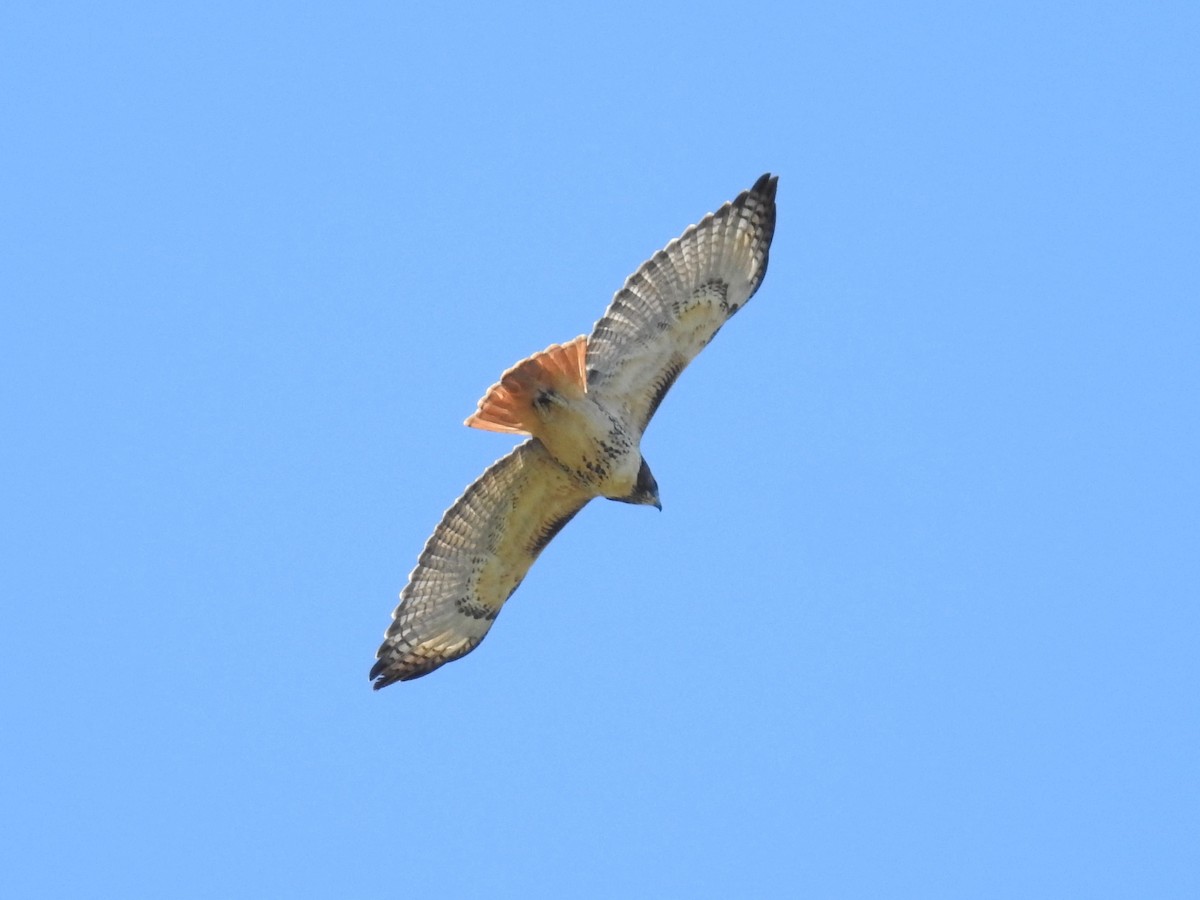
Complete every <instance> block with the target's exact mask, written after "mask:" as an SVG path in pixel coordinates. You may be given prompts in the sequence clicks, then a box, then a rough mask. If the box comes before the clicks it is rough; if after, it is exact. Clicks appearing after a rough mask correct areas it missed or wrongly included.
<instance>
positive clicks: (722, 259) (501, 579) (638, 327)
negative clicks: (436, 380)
mask: <svg viewBox="0 0 1200 900" xmlns="http://www.w3.org/2000/svg"><path fill="white" fill-rule="evenodd" d="M777 180H778V179H777V178H775V177H772V176H771V175H770V174H767V175H763V176H762V177H761V178H760V179H758V181H756V182H755V183H754V186H753V187H752V188H750V190H748V191H744V192H743V193H741V194H739V195H738V196H737V198H736V199H734V200H732V201H730V202H729V203H726V204H725V205H724V206H722V207H721V208H720V209H719V210H717V211H716V212H715V213H710V214H709V215H707V216H705V217H704V218H703V219H701V220H700V222H699V223H697V224H696V225H693V226H691V227H690V228H688V229H687V230H686V231H684V233H683V234H682V235H680V236H679V237H678V238H676V239H675V240H673V241H671V243H669V244H667V246H666V247H664V248H663V249H662V250H660V251H659V252H658V253H655V254H654V256H652V257H651V258H650V259H649V260H647V261H646V262H645V263H643V264H642V266H641V267H640V268H639V269H638V270H637V271H636V272H634V273H633V274H632V275H630V276H629V279H628V280H627V281H626V282H625V286H624V287H623V288H621V290H619V291H617V293H616V296H614V297H613V301H612V303H610V304H609V307H608V309H607V310H606V311H605V313H604V317H603V318H601V319H600V321H598V322H597V323H596V327H595V328H593V329H592V333H591V335H589V336H583V335H580V336H579V337H577V338H575V339H574V340H573V341H570V342H568V343H566V344H554V345H552V346H550V347H548V348H547V349H545V350H543V351H542V352H541V353H535V354H534V355H533V356H531V357H529V358H528V359H526V360H523V361H522V362H520V363H518V364H517V365H515V366H513V367H512V368H511V369H509V370H508V371H507V372H505V373H504V374H503V375H502V376H501V378H500V380H499V381H498V382H497V383H496V384H494V385H492V387H491V388H489V389H488V392H487V393H486V394H485V395H484V397H483V399H482V400H480V401H479V408H478V409H477V410H476V411H475V413H474V414H473V415H472V416H471V417H470V418H469V419H467V421H466V424H467V425H469V426H471V427H472V428H482V429H484V430H487V431H501V432H508V433H512V434H524V435H529V439H528V440H527V441H525V442H524V443H523V444H521V445H520V446H518V447H517V448H516V449H515V450H513V451H512V452H511V453H509V454H508V455H507V456H504V457H502V458H501V459H499V460H497V461H496V462H495V463H493V464H492V465H491V467H490V468H488V470H487V471H485V472H484V473H483V474H482V475H480V476H479V478H478V479H476V481H475V482H474V483H473V484H472V485H471V486H470V487H468V488H467V490H466V492H465V493H464V494H463V495H462V496H461V497H459V498H458V500H457V501H455V503H454V505H453V506H451V507H450V508H449V509H448V510H447V511H446V514H445V515H444V516H443V517H442V521H441V523H440V524H439V525H438V526H437V528H436V529H434V532H433V536H432V537H430V538H429V541H428V542H427V543H426V544H425V549H424V550H423V551H422V553H421V556H420V559H419V560H418V562H417V567H416V568H415V569H413V571H412V574H411V575H410V576H409V579H408V585H407V586H406V587H405V588H404V590H403V591H402V592H401V593H400V605H399V606H397V607H396V611H395V612H394V613H392V623H391V626H390V627H389V628H388V629H387V633H386V636H385V638H384V641H383V645H382V646H381V647H380V648H379V652H378V653H377V654H376V658H377V660H378V661H377V662H376V663H375V666H374V668H372V669H371V676H370V677H371V679H372V680H373V682H374V687H375V688H376V689H379V688H381V687H386V686H387V685H389V684H392V683H393V682H395V681H409V680H411V679H413V678H420V677H421V676H422V675H428V674H429V673H430V672H432V671H433V670H434V669H436V668H438V667H439V666H442V665H445V664H446V663H448V662H450V661H451V660H455V659H458V658H459V657H460V656H463V655H465V654H467V653H469V652H471V650H473V649H475V647H476V646H478V644H479V642H480V641H482V640H483V638H484V635H486V634H487V633H488V629H489V628H491V627H492V622H493V621H494V620H495V618H496V616H497V615H498V614H499V613H500V609H501V607H502V606H504V602H505V601H506V600H507V599H508V598H509V597H510V596H512V593H513V591H515V590H516V589H517V585H519V584H520V583H521V580H522V579H523V578H524V577H525V573H526V572H528V571H529V567H530V566H531V565H533V561H534V560H535V559H537V557H538V554H540V553H541V552H542V550H543V549H545V547H546V545H547V544H549V543H550V541H551V540H553V538H554V536H555V535H556V534H558V532H559V531H560V530H561V529H562V528H563V526H564V525H566V524H567V523H568V522H570V521H571V519H572V517H574V515H575V514H576V513H578V512H579V510H581V509H583V507H584V506H585V505H586V504H587V502H588V501H589V500H591V499H592V498H593V497H607V498H608V499H610V500H620V501H622V502H625V503H635V504H641V505H647V506H655V507H658V508H659V509H662V505H661V504H660V502H659V499H658V484H657V483H656V482H655V480H654V476H653V475H652V474H651V473H650V467H649V466H647V465H646V460H645V459H643V458H642V452H641V449H640V446H639V445H640V443H641V439H642V433H643V432H644V431H645V430H646V426H647V425H648V424H649V423H650V419H651V417H653V415H654V412H655V410H657V409H658V405H659V403H661V402H662V399H663V397H664V396H665V395H666V393H667V391H668V390H670V388H671V385H672V384H674V383H675V379H676V378H678V377H679V373H680V372H682V371H683V370H684V368H685V367H686V366H687V364H688V363H689V362H691V361H692V359H693V358H694V357H695V356H696V354H697V353H699V352H700V351H701V350H702V349H704V347H705V346H706V345H707V344H708V342H709V341H711V340H712V339H713V337H714V336H715V335H716V333H717V332H718V331H719V330H720V329H721V326H722V325H724V324H725V322H726V321H727V320H728V319H729V317H730V316H732V315H733V314H734V313H735V312H737V311H738V310H739V309H741V308H742V306H744V305H745V303H746V301H747V300H749V299H750V297H751V296H753V294H754V292H755V291H756V290H757V289H758V286H759V284H761V283H762V279H763V276H764V275H765V274H766V271H767V254H768V251H769V250H770V247H771V238H772V236H773V235H774V233H775V186H776V182H777Z"/></svg>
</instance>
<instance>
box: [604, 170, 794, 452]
mask: <svg viewBox="0 0 1200 900" xmlns="http://www.w3.org/2000/svg"><path fill="white" fill-rule="evenodd" d="M777 181H778V179H777V178H775V177H773V176H771V175H769V174H768V175H763V176H762V177H761V178H760V179H758V181H756V182H755V183H754V186H753V187H752V188H750V190H748V191H743V192H742V193H741V194H739V195H738V196H737V198H736V199H734V200H732V201H730V202H729V203H726V204H725V205H724V206H722V207H721V208H720V209H719V210H717V211H716V212H715V213H709V214H708V215H707V216H705V217H704V218H703V219H702V220H701V221H700V222H699V223H697V224H696V225H693V226H692V227H691V228H689V229H687V230H686V231H685V232H684V233H683V234H682V235H680V236H679V237H678V238H676V239H675V240H673V241H671V243H669V244H667V246H666V247H665V248H663V249H662V250H660V251H658V253H655V254H654V256H652V257H651V258H650V259H649V260H647V261H646V262H645V263H643V264H642V265H641V267H640V268H638V270H637V271H636V272H634V273H633V274H632V275H630V276H629V279H628V280H627V281H626V282H625V286H624V287H623V288H621V290H619V291H617V294H616V296H615V297H613V300H612V303H611V304H609V307H608V310H607V311H606V312H605V313H604V317H603V318H602V319H600V321H599V322H597V323H596V327H595V328H594V329H593V331H592V334H591V337H589V338H588V349H587V389H588V392H589V393H593V394H595V395H596V397H597V398H598V399H599V400H600V402H601V403H602V404H603V405H604V406H607V407H608V408H609V409H612V410H614V411H615V410H621V411H622V413H623V414H624V416H625V420H626V421H627V422H629V423H630V424H631V425H632V426H633V427H634V428H636V429H637V430H638V432H639V433H641V432H642V431H644V430H645V428H646V425H647V424H649V422H650V418H651V417H652V416H653V415H654V412H655V410H657V409H658V404H659V403H661V402H662V399H663V397H664V396H665V395H666V393H667V391H668V390H670V389H671V385H672V384H674V383H675V379H676V378H678V377H679V373H680V372H682V371H683V370H684V367H685V366H687V364H688V363H690V362H691V361H692V359H693V358H694V357H695V356H696V354H697V353H699V352H700V351H701V350H702V349H703V348H704V347H705V346H707V344H708V342H709V341H711V340H712V339H713V336H714V335H716V333H717V331H718V330H719V329H720V328H721V326H722V325H724V324H725V322H726V321H727V320H728V319H729V317H730V316H732V315H733V314H734V313H735V312H737V311H738V310H739V309H741V308H742V306H743V305H744V304H745V303H746V301H747V300H749V299H750V297H751V296H752V295H753V294H754V292H755V291H756V290H758V286H759V284H761V283H762V279H763V276H764V275H765V274H766V272H767V254H768V251H769V250H770V248H771V238H772V237H773V236H774V234H775V185H776V182H777Z"/></svg>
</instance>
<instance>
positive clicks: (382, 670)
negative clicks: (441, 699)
mask: <svg viewBox="0 0 1200 900" xmlns="http://www.w3.org/2000/svg"><path fill="white" fill-rule="evenodd" d="M592 496H593V495H592V494H591V493H589V492H588V491H587V490H586V489H584V488H583V487H582V486H581V485H580V483H579V482H578V481H576V480H575V479H574V478H572V477H571V476H570V474H568V473H567V471H566V470H565V469H563V467H562V466H561V465H559V464H558V463H557V462H555V460H554V458H553V457H551V456H550V454H549V453H548V452H547V451H546V449H545V447H543V446H542V444H541V443H540V442H539V441H538V440H537V439H536V438H535V439H532V440H528V441H526V442H525V443H524V444H521V445H520V446H519V447H517V448H516V449H515V450H513V452H512V453H509V454H508V455H507V456H505V457H503V458H501V459H500V460H498V461H497V462H495V463H494V464H493V465H492V466H491V467H490V468H489V469H488V470H487V471H486V472H484V473H483V474H482V475H481V476H479V478H478V479H476V480H475V482H474V483H473V484H472V485H471V486H470V487H469V488H467V490H466V492H465V493H464V494H463V495H462V496H461V497H459V498H458V500H457V501H455V503H454V505H453V506H451V507H450V508H449V509H448V510H446V514H445V515H444V516H443V517H442V521H441V523H440V524H439V525H438V527H437V528H436V529H435V530H434V532H433V536H432V537H430V538H429V541H428V542H427V543H426V544H425V549H424V550H423V551H422V553H421V557H420V560H419V561H418V562H417V567H416V568H415V569H413V571H412V574H411V575H410V576H409V581H408V585H407V586H406V587H405V588H404V590H403V591H402V592H401V593H400V605H399V606H397V607H396V611H395V612H394V613H393V614H392V624H391V626H390V627H389V628H388V630H387V634H386V637H385V639H384V642H383V645H382V646H381V647H380V648H379V652H378V653H377V654H376V657H377V659H378V662H376V663H375V667H374V668H373V669H371V678H372V679H373V680H374V682H375V684H374V687H375V688H376V690H378V689H379V688H381V687H386V686H387V685H389V684H391V683H392V682H395V681H408V680H410V679H413V678H419V677H420V676H422V675H427V674H429V673H430V672H432V671H433V670H434V669H436V668H438V667H439V666H441V665H444V664H445V663H448V662H450V661H451V660H454V659H457V658H458V657H460V656H463V655H464V654H466V653H469V652H470V651H471V650H473V649H474V648H475V646H476V645H478V644H479V642H480V641H482V640H483V637H484V635H486V634H487V632H488V629H489V628H491V627H492V621H493V620H494V619H495V618H496V616H497V615H498V614H499V613H500V607H501V606H503V605H504V601H505V600H507V599H508V598H509V596H510V595H511V594H512V592H513V591H515V590H516V589H517V585H519V584H520V583H521V580H522V579H523V578H524V577H525V573H526V572H528V571H529V567H530V566H531V565H533V561H534V560H535V559H537V557H538V554H539V553H541V552H542V549H543V548H544V547H545V546H546V545H547V544H548V543H550V541H551V540H552V539H553V538H554V536H555V535H556V534H558V532H559V530H560V529H562V527H563V526H564V525H566V524H567V522H569V521H571V518H572V517H573V516H574V515H575V514H576V513H577V512H579V510H581V509H583V507H584V505H585V504H586V503H587V502H588V501H589V500H590V499H591V498H592Z"/></svg>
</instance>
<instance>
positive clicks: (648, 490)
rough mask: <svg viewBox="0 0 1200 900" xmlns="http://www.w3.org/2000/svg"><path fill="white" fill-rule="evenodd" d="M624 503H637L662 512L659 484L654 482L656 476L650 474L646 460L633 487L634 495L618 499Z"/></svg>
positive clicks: (643, 461) (643, 460)
mask: <svg viewBox="0 0 1200 900" xmlns="http://www.w3.org/2000/svg"><path fill="white" fill-rule="evenodd" d="M614 499H617V500H620V501H621V502H622V503H636V504H638V505H639V506H653V507H654V508H655V509H657V510H658V511H659V512H661V511H662V501H661V500H659V499H658V482H657V481H655V480H654V475H653V474H651V472H650V467H649V466H648V465H646V460H645V459H644V458H643V459H642V466H641V468H640V469H638V474H637V481H636V482H634V485H633V493H631V494H630V495H629V496H627V497H616V498H614Z"/></svg>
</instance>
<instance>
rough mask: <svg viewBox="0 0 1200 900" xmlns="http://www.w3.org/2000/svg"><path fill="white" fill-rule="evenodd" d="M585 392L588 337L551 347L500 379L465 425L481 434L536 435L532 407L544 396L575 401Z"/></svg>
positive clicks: (520, 364) (535, 416) (535, 423)
mask: <svg viewBox="0 0 1200 900" xmlns="http://www.w3.org/2000/svg"><path fill="white" fill-rule="evenodd" d="M586 392H587V337H586V336H585V335H580V336H579V337H577V338H575V340H573V341H568V342H567V343H565V344H551V345H550V346H549V347H547V348H546V349H545V350H543V351H541V352H540V353H535V354H533V356H531V357H529V358H528V359H523V360H521V362H519V363H517V364H516V365H515V366H513V367H512V368H511V369H509V370H508V371H506V372H505V373H504V374H503V375H501V376H500V380H499V381H498V382H496V383H495V384H493V385H492V386H491V387H490V388H488V391H487V393H486V394H484V395H483V399H482V400H480V401H479V408H478V409H477V410H476V411H475V413H474V414H473V415H472V416H471V417H470V418H468V419H467V421H466V423H465V424H466V425H467V426H469V427H471V428H479V429H482V430H483V431H500V432H505V433H508V434H536V433H537V429H538V424H539V421H540V420H539V418H538V414H537V408H536V406H535V404H536V403H537V402H538V401H539V399H543V398H544V397H545V396H546V395H547V394H556V393H557V394H561V395H562V396H565V397H578V396H581V395H583V394H584V393H586Z"/></svg>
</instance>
